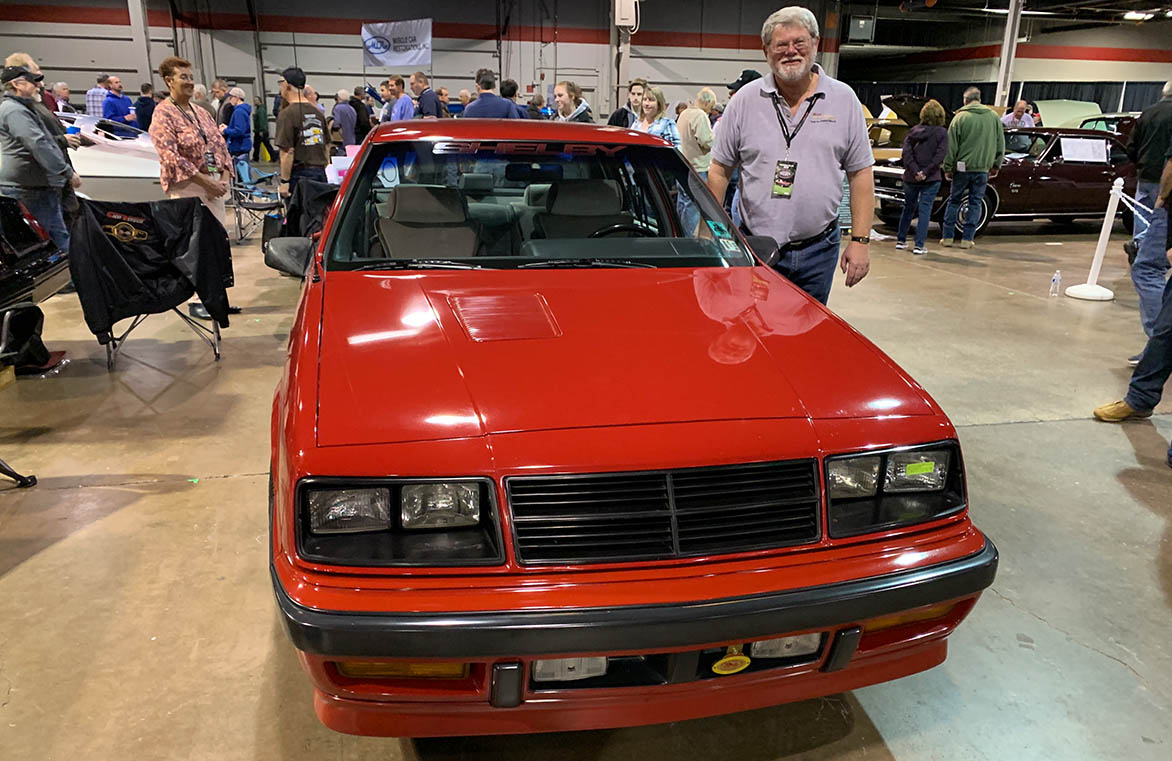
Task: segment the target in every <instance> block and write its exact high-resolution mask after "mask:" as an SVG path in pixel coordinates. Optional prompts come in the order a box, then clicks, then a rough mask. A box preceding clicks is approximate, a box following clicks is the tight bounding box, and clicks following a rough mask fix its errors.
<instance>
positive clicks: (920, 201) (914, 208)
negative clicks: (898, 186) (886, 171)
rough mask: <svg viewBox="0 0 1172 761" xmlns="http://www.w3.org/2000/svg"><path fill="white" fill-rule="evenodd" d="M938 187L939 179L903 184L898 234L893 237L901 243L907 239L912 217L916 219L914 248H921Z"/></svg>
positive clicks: (924, 241) (926, 236)
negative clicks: (901, 212)
mask: <svg viewBox="0 0 1172 761" xmlns="http://www.w3.org/2000/svg"><path fill="white" fill-rule="evenodd" d="M939 189H940V180H936V182H905V183H904V184H903V214H902V215H901V216H900V218H899V234H898V235H896V236H895V239H896V240H898V241H900V242H901V243H903V242H906V241H907V231H908V228H909V227H911V224H912V217H913V216H917V212H918V213H919V214H918V218H917V219H916V248H923V247H924V245H925V244H926V243H927V242H928V221H929V217H931V216H932V202H933V201H935V200H936V191H937V190H939Z"/></svg>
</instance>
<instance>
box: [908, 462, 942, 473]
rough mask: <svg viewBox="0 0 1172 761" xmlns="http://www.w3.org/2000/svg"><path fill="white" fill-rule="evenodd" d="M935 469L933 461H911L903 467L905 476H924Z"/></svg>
mask: <svg viewBox="0 0 1172 761" xmlns="http://www.w3.org/2000/svg"><path fill="white" fill-rule="evenodd" d="M935 470H936V463H934V462H913V463H911V464H909V465H908V466H907V467H906V468H904V471H903V473H904V475H905V476H924V475H927V474H929V473H933V472H935Z"/></svg>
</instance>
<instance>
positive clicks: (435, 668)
mask: <svg viewBox="0 0 1172 761" xmlns="http://www.w3.org/2000/svg"><path fill="white" fill-rule="evenodd" d="M334 665H335V666H337V668H338V673H339V674H341V675H342V676H345V677H349V678H351V679H466V678H467V677H468V664H467V663H429V662H426V661H420V662H418V663H411V662H398V663H380V662H377V661H339V662H337V663H336V664H334Z"/></svg>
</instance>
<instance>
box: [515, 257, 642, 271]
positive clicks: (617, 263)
mask: <svg viewBox="0 0 1172 761" xmlns="http://www.w3.org/2000/svg"><path fill="white" fill-rule="evenodd" d="M546 267H621V268H638V269H659V267H658V265H655V264H648V263H647V262H636V261H634V260H632V259H586V258H583V259H538V260H537V261H533V262H526V263H525V264H518V265H517V269H537V268H546Z"/></svg>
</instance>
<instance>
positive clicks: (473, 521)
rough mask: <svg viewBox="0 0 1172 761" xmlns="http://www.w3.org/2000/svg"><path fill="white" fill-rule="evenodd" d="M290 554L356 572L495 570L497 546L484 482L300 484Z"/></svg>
mask: <svg viewBox="0 0 1172 761" xmlns="http://www.w3.org/2000/svg"><path fill="white" fill-rule="evenodd" d="M297 491H298V498H297V505H298V520H297V546H298V554H299V555H300V556H301V557H303V558H305V559H306V560H309V561H313V562H322V563H330V564H336V565H357V566H428V565H433V566H454V565H497V564H500V563H503V562H504V550H503V547H504V544H503V541H502V539H501V532H500V525H499V519H498V518H497V510H496V499H495V495H496V492H495V489H494V488H493V483H492V481H491V480H489V479H486V478H458V479H451V480H448V481H432V480H420V479H416V480H411V479H398V478H386V479H379V478H357V479H355V478H349V479H347V478H321V477H314V478H304V479H302V480H301V481H300V482H299V483H298V486H297Z"/></svg>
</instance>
